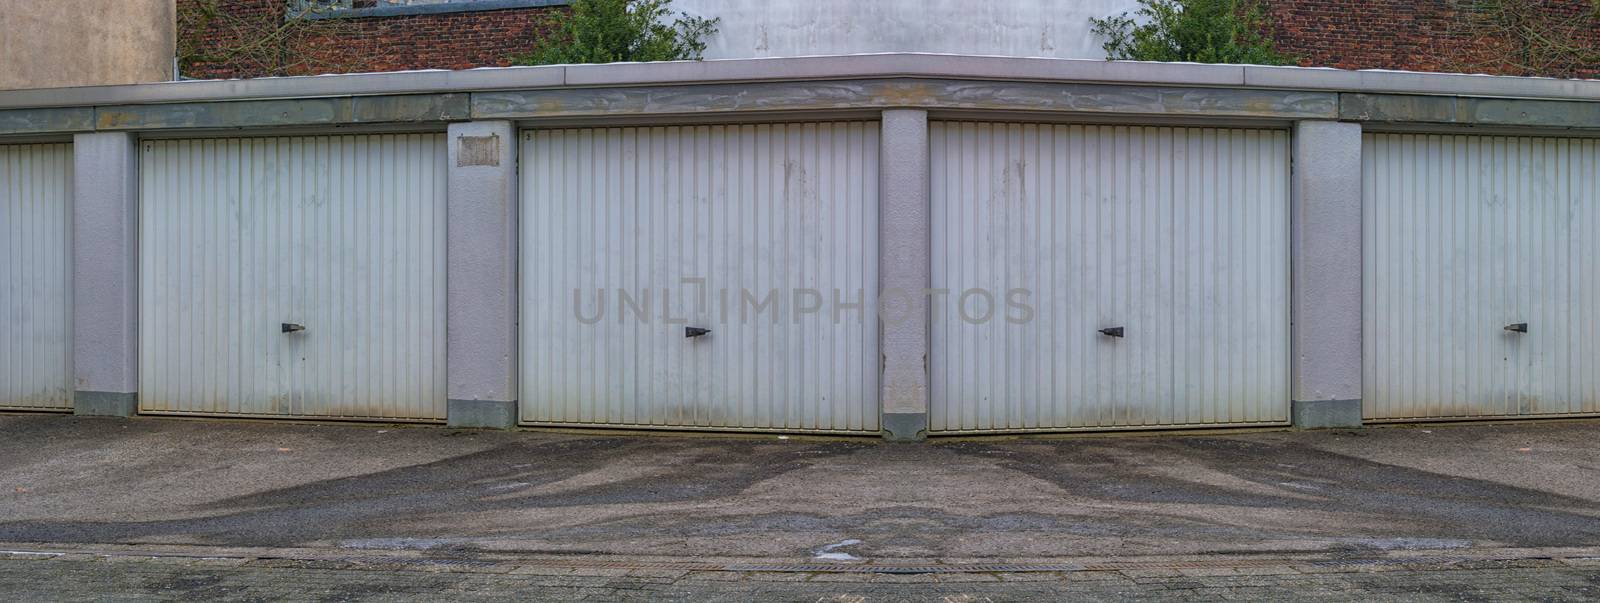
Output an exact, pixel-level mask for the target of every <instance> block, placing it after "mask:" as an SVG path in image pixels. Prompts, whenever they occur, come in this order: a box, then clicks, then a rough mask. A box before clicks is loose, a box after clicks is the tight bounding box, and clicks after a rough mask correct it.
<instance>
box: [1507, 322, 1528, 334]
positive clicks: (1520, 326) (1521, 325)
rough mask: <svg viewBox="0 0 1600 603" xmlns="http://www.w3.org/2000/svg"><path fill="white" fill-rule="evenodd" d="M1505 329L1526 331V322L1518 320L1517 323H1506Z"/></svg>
mask: <svg viewBox="0 0 1600 603" xmlns="http://www.w3.org/2000/svg"><path fill="white" fill-rule="evenodd" d="M1506 330H1507V331H1511V332H1512V333H1527V332H1528V323H1525V322H1519V323H1514V324H1509V325H1506Z"/></svg>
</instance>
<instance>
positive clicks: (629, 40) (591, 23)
mask: <svg viewBox="0 0 1600 603" xmlns="http://www.w3.org/2000/svg"><path fill="white" fill-rule="evenodd" d="M671 4H672V0H575V1H574V2H573V3H572V10H571V13H570V14H565V15H562V16H560V17H557V19H558V22H556V23H555V24H554V27H553V31H551V32H549V33H548V34H547V35H546V36H545V37H544V38H543V39H542V40H540V42H539V43H538V44H537V45H536V46H535V47H534V48H533V51H532V52H529V53H528V54H526V55H521V56H517V57H513V59H512V60H513V62H514V63H516V64H518V65H553V64H560V63H616V62H622V61H641V62H642V61H681V60H699V59H700V57H701V54H702V53H704V52H705V49H706V42H705V40H706V38H707V37H710V36H711V35H712V34H715V33H716V32H717V23H718V22H719V21H721V19H720V18H718V19H702V18H699V17H692V16H689V15H687V14H679V15H678V17H677V18H676V19H675V20H673V21H672V22H671V23H668V22H667V19H668V18H670V17H672V11H671V10H670V5H671Z"/></svg>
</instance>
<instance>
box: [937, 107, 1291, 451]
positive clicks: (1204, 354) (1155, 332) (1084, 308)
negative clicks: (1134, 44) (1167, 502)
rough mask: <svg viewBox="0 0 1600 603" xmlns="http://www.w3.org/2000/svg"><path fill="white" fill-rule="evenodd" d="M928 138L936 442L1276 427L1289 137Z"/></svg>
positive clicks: (1285, 395) (1154, 132) (955, 128)
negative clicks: (1047, 433)
mask: <svg viewBox="0 0 1600 603" xmlns="http://www.w3.org/2000/svg"><path fill="white" fill-rule="evenodd" d="M931 128H932V129H931V132H930V135H931V140H930V145H931V155H932V168H931V169H932V180H933V182H932V194H933V250H934V253H933V285H934V289H935V290H936V291H938V290H947V291H949V294H948V296H946V297H945V298H944V299H942V300H940V299H936V300H934V304H933V305H934V308H935V309H934V316H933V330H932V335H933V340H932V344H933V350H932V351H933V359H932V401H931V407H930V409H929V410H930V417H929V420H930V428H931V429H932V430H933V431H935V432H947V433H948V432H965V431H1023V430H1061V429H1074V428H1123V427H1153V426H1193V425H1213V424H1267V423H1283V422H1285V421H1287V419H1288V416H1287V415H1288V399H1289V391H1288V389H1289V388H1288V379H1289V367H1288V361H1289V247H1288V232H1289V221H1288V203H1289V145H1288V142H1289V137H1288V133H1286V132H1282V131H1265V130H1239V129H1199V128H1165V127H1126V126H1083V125H1070V126H1069V125H1036V124H995V123H963V122H936V123H934V124H932V125H931ZM1016 290H1025V291H1026V292H1027V293H1025V294H1022V293H1016V294H1015V295H1016V296H1015V297H1012V298H1008V294H1011V293H1014V292H1015V291H1016ZM1008 299H1011V300H1013V301H1025V302H1027V303H1026V305H1028V306H1030V307H1032V308H1033V310H1034V311H1033V315H1032V316H1031V317H1030V316H1028V313H1027V312H1026V311H1024V310H1022V309H1020V308H1014V307H1008V305H1007V303H1006V301H1007V300H1008ZM963 302H965V303H963ZM1018 305H1022V304H1018ZM963 310H964V312H963ZM1115 328H1121V329H1122V331H1121V335H1122V336H1121V337H1116V336H1112V335H1110V334H1106V333H1102V332H1101V330H1102V329H1115ZM1115 332H1116V331H1108V333H1115Z"/></svg>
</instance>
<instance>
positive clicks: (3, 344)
mask: <svg viewBox="0 0 1600 603" xmlns="http://www.w3.org/2000/svg"><path fill="white" fill-rule="evenodd" d="M0 324H3V325H4V329H5V331H4V332H5V334H4V336H0V408H9V409H23V410H65V409H70V408H72V145H70V144H27V145H0Z"/></svg>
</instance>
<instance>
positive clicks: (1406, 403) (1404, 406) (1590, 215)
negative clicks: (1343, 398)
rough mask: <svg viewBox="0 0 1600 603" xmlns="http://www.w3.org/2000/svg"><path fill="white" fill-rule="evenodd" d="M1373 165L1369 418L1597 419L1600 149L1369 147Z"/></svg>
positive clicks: (1367, 179)
mask: <svg viewBox="0 0 1600 603" xmlns="http://www.w3.org/2000/svg"><path fill="white" fill-rule="evenodd" d="M1362 155H1363V170H1362V172H1363V178H1362V180H1363V187H1364V191H1363V199H1364V209H1363V211H1364V213H1365V216H1366V217H1365V220H1364V223H1365V226H1364V229H1365V236H1364V238H1365V249H1364V250H1363V255H1364V257H1365V283H1364V289H1365V291H1364V293H1365V296H1366V300H1365V346H1366V349H1365V351H1364V355H1365V362H1366V367H1365V379H1364V381H1365V391H1364V393H1363V396H1362V397H1363V399H1364V400H1365V402H1364V403H1365V412H1364V414H1365V417H1366V418H1367V419H1368V420H1403V419H1418V418H1471V417H1508V416H1541V415H1564V414H1579V413H1600V371H1597V370H1596V369H1600V242H1597V241H1596V237H1595V234H1596V233H1600V141H1595V140H1592V139H1563V138H1521V137H1518V138H1512V137H1497V136H1445V135H1424V134H1368V135H1366V136H1365V141H1364V149H1363V153H1362ZM1515 325H1526V332H1521V330H1520V329H1521V327H1519V326H1515Z"/></svg>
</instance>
